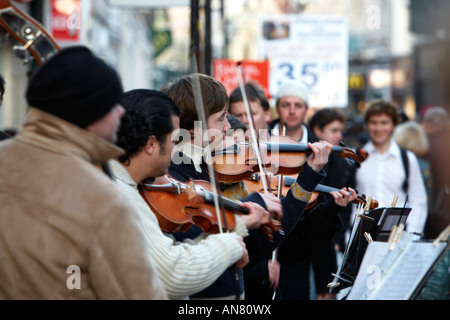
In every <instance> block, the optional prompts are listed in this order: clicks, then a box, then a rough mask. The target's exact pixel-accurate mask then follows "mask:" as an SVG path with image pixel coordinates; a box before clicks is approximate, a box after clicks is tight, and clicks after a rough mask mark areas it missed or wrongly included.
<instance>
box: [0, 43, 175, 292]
mask: <svg viewBox="0 0 450 320" xmlns="http://www.w3.org/2000/svg"><path fill="white" fill-rule="evenodd" d="M121 95H122V84H121V80H120V78H119V76H118V74H117V72H116V71H115V70H114V69H112V68H111V67H109V66H108V65H107V64H106V63H105V62H104V61H103V60H102V59H100V58H98V57H96V56H94V55H93V54H92V53H91V51H90V50H89V49H87V48H86V47H82V46H73V47H69V48H66V49H63V50H61V51H60V52H59V53H58V54H56V55H55V56H54V57H52V58H51V59H50V60H48V61H47V62H46V63H45V64H44V65H42V66H41V67H40V69H39V70H38V71H37V73H36V74H35V75H34V76H33V77H32V78H31V80H30V82H29V85H28V88H27V91H26V99H27V101H28V104H29V106H30V109H29V114H28V118H27V120H26V122H25V124H24V129H23V130H22V132H21V133H20V134H18V135H17V136H16V137H15V138H14V139H10V140H8V141H3V142H2V143H1V144H0V153H1V154H2V155H5V154H6V155H7V157H1V158H0V203H1V204H2V205H1V207H0V234H1V237H0V252H1V259H0V299H50V300H53V299H83V300H86V299H165V298H166V297H167V295H166V292H165V290H164V288H163V286H162V283H161V280H160V279H159V277H158V275H157V271H156V269H155V267H154V261H153V260H152V258H151V256H152V255H151V254H150V247H149V246H148V244H147V241H146V239H145V234H144V228H145V225H144V222H143V220H142V219H141V218H140V216H139V215H138V213H137V212H136V211H134V210H133V208H132V207H131V206H130V204H129V203H128V201H127V198H126V197H125V196H123V195H122V194H121V192H120V191H119V189H118V187H117V185H116V183H115V182H114V181H113V180H112V179H110V178H109V177H108V176H107V175H106V174H105V173H104V172H102V171H101V170H100V169H99V168H100V167H101V165H102V164H104V163H106V161H107V160H108V159H110V158H114V157H117V156H119V155H120V154H122V153H123V150H122V149H120V148H118V147H116V146H115V145H114V144H113V143H111V142H114V141H115V137H116V131H117V130H118V127H119V124H120V118H121V117H122V116H123V114H124V109H123V108H122V106H121V105H120V104H119V101H120V99H121Z"/></svg>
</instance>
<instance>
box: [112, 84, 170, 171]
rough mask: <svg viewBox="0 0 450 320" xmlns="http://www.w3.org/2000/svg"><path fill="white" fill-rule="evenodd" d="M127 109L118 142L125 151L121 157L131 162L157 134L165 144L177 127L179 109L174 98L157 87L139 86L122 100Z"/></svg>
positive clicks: (122, 120) (160, 141)
mask: <svg viewBox="0 0 450 320" xmlns="http://www.w3.org/2000/svg"><path fill="white" fill-rule="evenodd" d="M120 103H121V104H122V106H123V107H124V108H125V115H124V116H123V117H122V119H121V124H120V129H119V132H118V135H117V142H116V144H117V145H118V146H119V147H121V148H123V149H124V150H125V154H124V155H122V156H121V157H119V161H120V162H122V163H125V162H126V163H129V161H130V157H131V156H133V155H135V154H137V153H138V152H139V150H141V149H142V147H144V146H145V145H146V143H147V141H148V137H150V136H152V135H154V136H155V137H156V139H157V140H158V142H159V143H160V144H161V145H163V143H164V141H165V139H166V137H167V135H168V134H170V133H171V132H172V131H173V130H174V127H173V123H172V116H173V115H176V116H179V111H178V108H177V106H176V105H175V103H174V102H173V100H172V99H170V98H169V97H168V96H167V95H165V94H164V93H161V92H159V91H156V90H147V89H136V90H131V91H128V92H125V93H124V94H123V96H122V100H121V102H120Z"/></svg>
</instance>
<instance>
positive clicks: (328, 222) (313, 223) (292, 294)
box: [228, 82, 353, 299]
mask: <svg viewBox="0 0 450 320" xmlns="http://www.w3.org/2000/svg"><path fill="white" fill-rule="evenodd" d="M244 89H245V93H246V95H247V99H248V102H249V104H250V107H251V112H252V115H253V119H254V124H255V129H256V130H257V132H258V133H259V134H264V133H265V132H267V134H268V135H269V136H270V134H271V133H273V134H275V135H278V134H279V132H280V131H281V132H282V131H283V130H282V129H280V128H279V122H280V121H279V120H277V121H274V122H272V124H271V128H272V129H273V128H274V127H275V129H273V130H272V132H268V131H267V130H268V127H269V125H268V123H269V122H270V110H269V108H270V107H269V102H268V101H267V98H266V96H265V93H264V90H263V89H262V88H261V87H260V86H259V85H258V84H257V83H247V84H246V85H245V88H244ZM277 98H278V99H277V106H278V107H277V110H278V112H279V113H280V118H281V115H283V116H284V117H283V118H282V119H283V120H282V123H285V121H287V122H289V125H288V126H287V127H288V128H290V130H288V131H287V132H290V134H293V135H295V136H296V137H297V138H300V140H302V141H303V142H304V143H307V142H316V141H318V139H317V137H315V136H314V134H313V133H312V131H311V130H309V128H308V127H306V126H305V125H303V121H304V117H305V115H306V111H307V108H308V100H309V99H308V89H307V88H306V87H305V86H304V85H303V84H302V83H298V82H287V83H285V84H284V85H283V86H282V87H281V88H280V91H279V93H278V96H277ZM243 100H244V99H243V94H242V90H241V88H239V87H237V88H235V89H234V90H233V91H232V92H231V94H230V101H229V109H228V110H229V112H230V114H232V115H234V116H235V117H237V118H238V119H241V120H242V121H243V123H244V124H246V125H247V128H248V125H249V120H248V118H247V116H246V114H245V107H244V102H243ZM280 105H282V106H283V107H284V109H287V111H285V112H281V110H280V108H281V107H280ZM284 109H283V110H284ZM289 116H291V117H292V119H289V121H288V117H289ZM298 124H300V126H298ZM323 140H325V141H328V140H326V139H323ZM328 142H330V141H328ZM336 158H337V156H336V155H335V154H330V158H329V161H328V163H327V165H326V166H325V168H324V170H325V172H326V173H327V176H326V177H325V178H324V180H323V181H322V183H323V184H326V185H329V182H330V178H331V177H332V176H335V174H336V172H337V170H331V169H330V166H332V164H333V163H337V162H336ZM331 168H332V169H336V168H335V166H332V167H331ZM247 183H251V182H247ZM332 186H334V187H339V188H342V187H343V185H335V184H332ZM341 192H344V193H346V190H345V189H342V190H341ZM351 192H353V191H351ZM324 197H325V195H320V199H319V200H320V201H318V204H316V205H315V206H314V207H313V208H311V209H308V210H306V211H305V214H304V215H303V216H302V218H301V223H298V224H297V225H296V227H295V228H294V229H293V231H292V232H291V234H290V235H289V236H288V237H287V239H286V240H285V241H284V242H283V243H282V244H281V246H280V248H279V252H278V253H279V259H280V261H281V262H283V265H282V270H281V272H282V273H281V280H280V281H281V283H280V292H279V293H280V294H279V295H278V298H281V299H307V298H308V297H309V286H308V282H309V263H307V262H305V261H306V260H307V259H310V258H311V257H312V255H313V254H315V252H317V251H320V250H322V251H323V249H322V248H323V246H324V245H325V244H326V243H327V242H328V241H329V240H330V239H331V238H332V237H333V236H334V235H335V234H336V232H337V230H338V229H339V228H340V226H341V221H340V219H339V218H338V216H337V214H338V212H339V211H340V210H341V209H342V207H346V206H347V204H348V202H347V201H345V199H343V198H342V197H338V198H336V199H335V198H334V195H332V197H331V199H329V200H328V199H325V198H324ZM326 200H328V201H326ZM324 226H327V227H326V228H325V227H324ZM312 230H315V231H314V232H312ZM300 243H309V244H310V245H309V246H307V247H301V246H300V245H299V244H300ZM329 248H330V249H331V250H327V255H329V256H330V257H331V258H333V257H334V260H336V259H335V256H336V254H335V252H334V247H333V246H332V245H331V246H329ZM285 260H288V261H285ZM267 265H268V269H269V270H270V269H271V268H274V266H273V265H271V261H270V260H269V262H268V264H267ZM298 265H300V266H298ZM335 265H336V262H334V265H332V268H334V269H333V270H332V271H331V272H334V271H336V267H335ZM291 266H294V267H292V268H291ZM306 266H307V267H306ZM251 268H252V260H251V261H250V263H249V264H248V265H247V266H246V268H245V269H246V270H250V269H251ZM331 272H329V269H328V270H324V271H322V272H320V274H322V275H323V276H321V277H320V278H322V279H323V278H325V281H321V283H322V285H321V289H320V290H321V293H323V294H324V295H326V294H325V292H324V290H326V291H328V290H327V288H326V285H327V284H328V283H329V282H330V281H331V280H332V278H331V279H328V278H327V277H331ZM255 274H257V272H254V271H252V272H250V271H249V272H248V276H247V274H246V279H248V278H250V277H252V278H255V280H254V281H255V282H257V281H258V280H257V279H258V278H259V279H260V280H259V282H261V279H262V278H261V277H257V276H255ZM290 274H292V276H291V275H290ZM297 279H302V280H297ZM328 280H330V281H328ZM316 287H318V286H317V284H316ZM291 288H292V289H291ZM247 291H248V290H247ZM259 294H260V292H255V296H256V297H259ZM319 298H320V295H319Z"/></svg>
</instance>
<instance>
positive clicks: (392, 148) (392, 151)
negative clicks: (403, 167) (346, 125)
mask: <svg viewBox="0 0 450 320" xmlns="http://www.w3.org/2000/svg"><path fill="white" fill-rule="evenodd" d="M363 149H365V150H367V152H369V156H370V154H371V153H379V152H378V151H377V150H376V149H375V146H374V145H373V142H372V140H370V141H369V142H367V143H366V145H365V146H364V147H363ZM385 155H386V156H393V157H400V149H399V146H398V144H397V143H396V142H395V140H394V139H393V138H391V143H390V145H389V149H388V151H387V152H386V153H385Z"/></svg>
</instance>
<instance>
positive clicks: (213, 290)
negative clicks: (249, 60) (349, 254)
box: [0, 46, 450, 300]
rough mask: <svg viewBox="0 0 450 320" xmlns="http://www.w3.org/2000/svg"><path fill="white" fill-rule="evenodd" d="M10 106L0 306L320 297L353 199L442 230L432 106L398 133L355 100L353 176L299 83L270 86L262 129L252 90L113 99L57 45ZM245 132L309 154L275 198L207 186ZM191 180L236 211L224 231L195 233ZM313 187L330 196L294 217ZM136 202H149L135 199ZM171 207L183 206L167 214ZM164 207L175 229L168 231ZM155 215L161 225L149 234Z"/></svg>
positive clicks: (104, 74)
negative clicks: (215, 161) (13, 126)
mask: <svg viewBox="0 0 450 320" xmlns="http://www.w3.org/2000/svg"><path fill="white" fill-rule="evenodd" d="M1 80H2V81H1V91H0V103H1V101H2V98H3V95H4V93H5V89H4V81H3V79H1ZM25 97H26V99H27V102H28V104H29V114H28V117H27V119H26V121H25V123H24V124H23V129H22V130H21V131H20V132H19V133H18V134H17V135H16V136H15V137H11V136H9V135H7V134H4V133H2V132H0V135H1V136H0V139H2V142H0V152H1V154H2V155H3V157H1V158H0V202H1V203H2V206H1V208H0V234H1V237H0V299H176V300H179V299H239V300H244V299H245V300H256V299H258V300H272V299H278V300H308V299H334V295H333V294H332V293H330V292H329V290H328V288H327V284H328V283H329V282H331V281H332V277H333V276H332V273H333V272H336V270H337V257H338V255H339V254H340V253H341V252H343V251H344V249H345V243H346V232H347V231H348V228H349V227H350V225H351V221H352V208H355V206H353V205H352V204H351V203H352V202H353V201H354V200H355V199H356V198H357V196H358V195H357V191H356V190H358V192H359V193H360V194H366V195H369V196H372V197H373V198H375V199H377V200H378V201H379V203H380V206H389V205H390V204H391V201H392V198H393V196H394V195H396V196H398V197H399V201H400V202H401V203H404V202H406V203H407V205H408V206H409V207H411V208H412V211H411V213H410V215H409V217H408V220H407V224H406V230H407V231H409V232H414V233H417V234H421V235H423V236H426V237H435V236H436V234H438V233H439V232H440V231H442V229H444V228H445V227H446V226H447V225H448V224H449V223H450V221H449V220H450V219H449V216H448V214H447V212H448V211H446V210H445V209H446V208H448V207H449V197H450V184H449V176H448V174H449V173H448V170H447V169H446V164H447V163H448V160H449V154H448V149H447V148H446V147H445V141H446V139H447V138H449V137H448V135H449V120H448V116H447V114H446V112H445V109H443V108H430V109H429V110H427V112H426V113H425V115H424V118H423V123H422V124H418V123H417V122H414V121H408V122H406V123H402V124H400V117H399V107H398V106H397V105H395V104H394V103H392V102H390V101H384V100H375V101H372V102H370V103H369V104H368V107H367V110H366V113H365V123H366V126H367V132H368V134H369V136H370V140H369V141H367V143H366V144H365V145H364V146H362V148H364V149H366V150H367V151H368V152H369V158H368V159H367V160H365V161H364V162H362V163H361V167H360V168H356V166H354V165H352V164H351V163H349V161H347V160H346V159H342V158H340V157H339V156H338V155H337V154H336V153H334V152H333V146H336V145H339V143H340V141H341V140H342V137H343V133H344V124H345V120H346V119H345V117H344V116H343V114H342V113H341V112H340V111H339V110H336V109H322V110H317V111H316V112H315V113H314V115H313V116H312V117H311V118H310V119H309V120H308V121H307V119H306V115H307V112H308V110H309V108H310V106H309V92H308V88H307V87H306V86H305V85H304V84H303V83H302V82H300V81H287V82H285V83H283V84H282V85H281V87H280V89H279V91H278V93H277V96H276V105H275V110H276V113H277V115H278V117H277V119H272V112H271V111H272V109H271V106H270V104H269V101H268V99H267V97H266V95H265V93H264V91H263V90H262V89H261V87H260V86H259V85H258V84H257V83H252V82H250V83H247V84H245V87H244V88H236V89H235V90H233V92H231V94H230V95H228V94H227V92H226V90H225V88H224V86H223V85H222V84H221V83H220V82H218V81H217V80H215V79H214V78H212V77H210V76H207V75H204V74H188V75H185V76H180V77H178V78H176V79H174V80H173V81H171V82H169V83H167V84H166V85H165V86H164V87H163V88H161V90H152V89H135V90H131V91H127V92H123V87H122V83H121V79H120V77H119V75H118V74H117V72H116V71H115V70H114V69H113V68H111V67H110V66H108V65H107V64H106V63H105V62H104V61H103V60H101V59H100V58H98V57H97V56H95V55H94V54H93V53H92V52H91V51H90V50H89V49H88V48H86V47H83V46H73V47H69V48H65V49H63V50H61V51H60V52H59V53H57V54H56V55H55V56H54V57H52V58H51V59H50V60H49V61H48V62H46V63H45V64H44V65H43V66H41V67H40V68H39V69H38V70H37V71H36V73H35V74H34V75H33V76H32V78H31V79H30V81H29V84H28V87H27V90H26V92H25ZM245 98H248V102H249V103H248V106H249V108H250V110H246V103H245V102H246V100H245ZM199 105H200V106H201V110H202V111H201V112H200V111H199ZM0 106H1V104H0ZM201 113H204V114H201ZM249 113H250V114H251V117H250V118H249V117H248V115H249ZM201 119H204V120H205V121H204V123H201V127H200V129H201V130H198V129H199V126H198V123H199V121H200V122H201ZM250 128H254V129H255V131H256V132H257V133H258V138H259V139H262V140H266V139H270V138H271V137H272V139H274V138H275V137H277V136H289V137H292V138H294V139H295V140H296V141H298V142H300V143H302V144H305V145H307V146H308V148H309V150H310V151H311V154H310V155H309V156H307V157H306V158H305V163H304V165H303V168H302V170H299V171H300V172H299V173H295V174H292V175H291V176H290V177H289V178H290V181H291V182H290V184H289V186H288V187H286V189H287V192H286V194H285V195H283V196H276V195H275V194H273V193H272V192H270V191H272V190H269V191H267V190H264V191H263V192H249V190H248V185H246V179H244V178H242V179H238V181H234V180H233V181H223V180H221V181H217V179H216V178H217V177H215V174H214V173H213V172H211V170H212V171H214V165H211V164H210V163H209V162H208V161H207V160H208V150H210V149H209V147H210V146H211V145H214V144H218V143H219V144H220V143H222V142H223V143H227V142H228V141H229V140H228V139H229V138H230V132H235V130H236V131H237V130H242V131H246V132H247V133H248V129H250ZM204 130H206V131H207V132H210V133H211V132H213V133H214V134H212V135H209V134H207V135H204V133H205V132H204ZM413 134H414V137H415V138H414V141H415V142H413V143H411V137H412V136H413ZM415 135H417V137H416V136H415ZM232 137H233V138H232V140H233V142H234V145H236V141H237V138H236V137H237V135H235V136H232ZM249 138H251V137H250V136H249ZM419 142H420V143H419ZM256 144H257V143H256ZM221 145H223V144H221ZM228 149H229V148H226V150H228ZM222 150H225V149H222ZM262 171H264V170H262ZM261 175H262V176H263V177H262V178H263V179H264V172H261ZM287 178H288V177H286V179H287ZM196 181H204V182H206V183H209V185H210V186H211V187H212V190H215V192H212V193H213V198H215V199H214V201H212V202H213V203H215V206H214V204H213V205H212V206H214V207H215V209H216V210H215V211H217V213H218V214H219V213H220V212H221V211H223V210H224V209H223V207H224V206H225V205H228V206H232V205H234V206H237V207H239V208H240V209H241V210H243V211H246V212H247V214H238V213H237V211H236V210H234V211H232V213H231V214H230V217H229V218H228V219H229V220H228V221H229V222H230V223H227V222H226V219H225V220H224V221H223V222H225V223H224V224H225V226H222V224H219V227H218V230H216V231H215V232H212V231H211V230H210V229H207V228H206V227H205V219H206V218H204V217H203V216H201V217H200V216H199V214H198V213H192V212H194V211H195V210H199V209H198V206H200V207H201V206H202V205H204V204H203V203H202V204H199V202H198V201H197V200H192V198H193V197H198V196H199V194H198V193H197V192H204V193H205V194H206V192H205V191H204V190H203V189H198V190H201V191H195V192H194V193H195V194H194V195H192V192H193V191H192V188H194V190H197V188H196V187H195V184H196ZM286 181H287V180H286ZM319 184H323V185H326V186H330V187H334V188H335V190H336V191H331V192H329V193H320V195H319V197H318V200H317V203H316V204H315V205H314V206H309V202H310V200H311V197H312V195H313V192H314V190H315V188H316V187H317V186H318V185H319ZM168 186H169V187H168ZM278 187H279V188H281V185H280V186H278ZM181 190H183V191H181ZM152 192H153V194H156V192H158V194H161V195H160V196H159V198H158V200H157V201H160V202H161V203H155V201H156V200H155V199H153V198H152V200H149V197H147V196H146V194H147V193H150V194H151V193H152ZM164 192H167V193H170V195H171V196H173V197H175V196H179V198H176V200H173V198H171V197H168V196H166V195H165V194H164ZM200 197H202V199H206V198H207V197H206V196H202V195H201V194H200ZM175 201H176V202H182V201H185V202H186V203H187V205H186V206H185V207H183V209H182V210H181V209H175V208H179V206H178V205H179V203H177V204H175ZM194 205H195V206H197V207H195V206H194ZM161 208H164V209H161ZM175 210H179V211H181V212H175V213H176V214H177V215H178V216H180V215H182V216H183V217H186V216H190V219H191V220H189V221H190V222H189V223H187V224H176V223H174V222H173V220H171V219H172V218H170V217H171V215H172V214H175V213H174V212H172V211H175ZM160 211H166V212H160ZM163 217H164V219H167V220H168V221H169V222H172V223H169V224H171V225H173V224H175V225H176V226H175V227H173V228H166V227H165V226H164V227H163V225H162V219H163ZM211 219H212V220H214V219H217V220H223V219H221V218H219V217H216V218H214V219H213V218H211ZM206 220H207V219H206ZM165 221H166V220H165ZM208 221H209V220H208ZM200 222H201V223H200ZM222 228H223V229H224V230H222ZM312 291H313V294H311V292H312Z"/></svg>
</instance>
